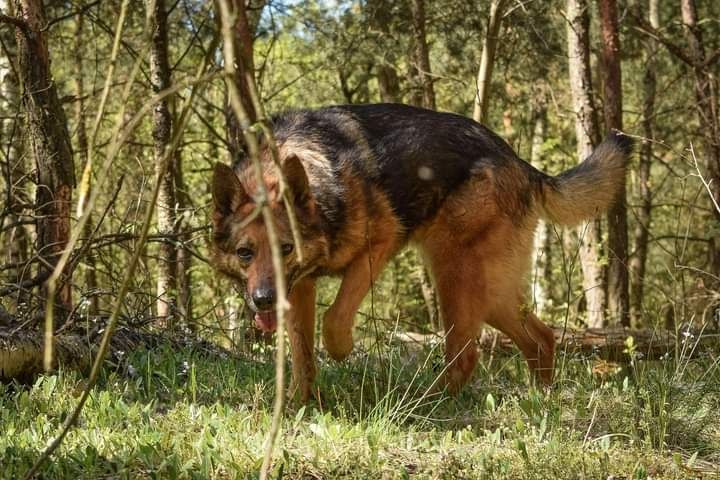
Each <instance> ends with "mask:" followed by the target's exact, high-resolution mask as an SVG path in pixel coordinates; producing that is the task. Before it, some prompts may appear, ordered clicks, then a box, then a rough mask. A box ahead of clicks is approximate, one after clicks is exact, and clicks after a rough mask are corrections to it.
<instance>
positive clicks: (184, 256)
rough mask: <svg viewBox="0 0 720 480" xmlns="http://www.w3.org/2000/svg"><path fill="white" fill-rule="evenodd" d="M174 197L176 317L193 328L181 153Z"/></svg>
mask: <svg viewBox="0 0 720 480" xmlns="http://www.w3.org/2000/svg"><path fill="white" fill-rule="evenodd" d="M175 194H176V195H175V196H176V197H177V229H178V231H179V232H181V235H180V236H179V237H178V240H179V243H180V245H179V246H178V248H177V308H178V316H179V317H180V318H181V319H182V321H183V324H184V325H185V326H188V327H190V329H193V328H194V323H193V322H192V318H193V308H192V307H193V305H192V288H191V285H192V270H191V268H192V255H191V254H190V246H189V242H190V234H189V233H188V227H189V225H188V223H189V218H190V217H189V215H187V214H189V213H190V209H191V207H192V200H191V199H190V195H189V194H188V190H187V185H186V184H185V175H184V169H183V156H182V151H181V150H180V149H178V151H177V153H176V158H175Z"/></svg>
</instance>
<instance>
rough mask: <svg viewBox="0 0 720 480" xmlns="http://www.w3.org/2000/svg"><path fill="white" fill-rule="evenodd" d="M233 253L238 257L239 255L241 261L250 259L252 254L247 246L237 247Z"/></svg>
mask: <svg viewBox="0 0 720 480" xmlns="http://www.w3.org/2000/svg"><path fill="white" fill-rule="evenodd" d="M235 253H236V254H237V256H238V257H240V260H242V261H243V262H249V261H250V260H252V258H253V255H254V253H253V251H252V249H250V248H247V247H241V248H238V249H237V251H236V252H235Z"/></svg>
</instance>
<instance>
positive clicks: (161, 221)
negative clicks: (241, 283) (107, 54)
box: [149, 0, 177, 328]
mask: <svg viewBox="0 0 720 480" xmlns="http://www.w3.org/2000/svg"><path fill="white" fill-rule="evenodd" d="M149 6H152V7H153V11H152V12H151V14H152V28H153V35H152V47H151V49H150V81H151V83H152V88H153V92H155V93H157V92H160V91H163V90H166V89H167V88H169V87H170V63H169V60H168V32H167V11H166V9H165V0H151V1H150V2H149ZM171 133H172V117H171V115H170V107H169V102H168V100H163V101H160V102H158V103H157V104H156V105H155V107H154V109H153V132H152V135H153V147H154V157H155V170H156V171H160V170H161V169H162V162H163V159H164V157H165V154H166V151H167V149H168V148H170V138H171ZM173 167H174V162H172V161H170V162H169V166H168V168H167V169H166V170H165V173H164V175H163V176H162V177H161V178H160V193H159V196H158V201H157V230H158V233H159V234H160V235H167V236H169V237H170V238H173V241H174V237H173V235H174V234H175V223H176V222H175V172H174V170H175V169H174V168H173ZM158 250H159V251H158V274H157V318H158V322H159V324H160V325H161V326H163V327H165V328H172V327H173V316H174V312H173V309H174V308H175V305H177V301H176V298H175V296H176V265H177V251H176V249H175V246H174V245H173V243H172V242H171V241H170V240H166V241H164V242H161V243H160V246H159V249H158Z"/></svg>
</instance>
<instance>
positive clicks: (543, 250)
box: [530, 99, 552, 314]
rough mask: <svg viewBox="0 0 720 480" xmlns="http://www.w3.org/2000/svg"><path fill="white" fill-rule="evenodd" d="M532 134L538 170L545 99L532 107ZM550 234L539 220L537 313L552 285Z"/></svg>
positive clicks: (535, 268) (532, 160) (535, 265)
mask: <svg viewBox="0 0 720 480" xmlns="http://www.w3.org/2000/svg"><path fill="white" fill-rule="evenodd" d="M533 110H534V111H533V123H534V125H533V135H532V143H531V149H530V163H531V164H532V165H533V166H534V167H535V168H537V169H539V170H543V171H544V170H546V168H545V167H546V165H545V162H543V158H542V155H541V149H542V144H543V142H544V141H545V135H546V130H547V107H546V106H545V100H544V99H541V100H539V101H538V105H536V107H535V108H534V109H533ZM550 240H551V235H550V228H549V225H548V224H547V223H546V222H544V221H542V220H540V221H539V222H538V225H537V228H536V229H535V243H534V247H533V262H532V265H533V270H532V272H531V281H532V287H533V289H532V294H533V298H532V300H533V303H534V304H535V307H536V311H537V313H538V314H542V313H543V311H544V310H545V309H546V307H547V305H548V303H549V300H550V298H549V295H550V292H549V287H550V286H551V285H552V278H550V274H551V272H552V269H551V268H550V265H551V258H550V257H551V250H550V246H551V242H550Z"/></svg>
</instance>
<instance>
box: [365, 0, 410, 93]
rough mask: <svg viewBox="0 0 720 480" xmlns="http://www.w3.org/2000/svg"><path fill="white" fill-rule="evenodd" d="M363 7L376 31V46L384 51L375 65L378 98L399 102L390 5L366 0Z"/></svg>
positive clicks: (383, 1)
mask: <svg viewBox="0 0 720 480" xmlns="http://www.w3.org/2000/svg"><path fill="white" fill-rule="evenodd" d="M365 7H366V9H367V15H368V20H369V24H370V27H371V28H372V29H373V30H376V31H377V32H378V42H377V47H378V48H379V49H380V50H381V51H382V52H385V53H384V56H383V59H382V61H381V63H380V64H379V65H377V67H376V69H377V82H378V90H379V92H380V99H381V100H382V101H383V102H388V103H397V102H400V101H401V97H400V79H399V78H398V74H397V70H396V69H395V55H394V53H393V48H392V45H391V41H392V39H391V35H390V22H391V20H392V15H391V8H392V7H391V5H390V3H389V2H387V1H386V0H367V2H366V3H365Z"/></svg>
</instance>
